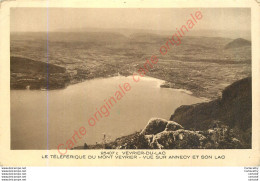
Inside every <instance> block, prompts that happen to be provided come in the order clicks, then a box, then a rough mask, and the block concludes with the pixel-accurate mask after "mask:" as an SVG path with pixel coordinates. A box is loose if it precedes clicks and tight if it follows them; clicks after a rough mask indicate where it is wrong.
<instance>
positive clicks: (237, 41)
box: [225, 38, 251, 49]
mask: <svg viewBox="0 0 260 181" xmlns="http://www.w3.org/2000/svg"><path fill="white" fill-rule="evenodd" d="M244 46H251V41H248V40H245V39H243V38H237V39H235V40H233V41H232V42H230V43H228V44H227V45H226V46H225V49H231V48H239V47H244Z"/></svg>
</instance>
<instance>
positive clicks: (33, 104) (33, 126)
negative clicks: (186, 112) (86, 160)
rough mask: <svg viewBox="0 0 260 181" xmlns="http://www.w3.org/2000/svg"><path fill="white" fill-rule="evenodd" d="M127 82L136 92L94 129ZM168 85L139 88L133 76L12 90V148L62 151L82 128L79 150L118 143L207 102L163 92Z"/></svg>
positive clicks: (146, 82) (145, 83) (144, 83)
mask: <svg viewBox="0 0 260 181" xmlns="http://www.w3.org/2000/svg"><path fill="white" fill-rule="evenodd" d="M126 82H128V83H129V84H130V85H131V90H129V91H128V92H126V94H125V95H124V96H123V97H122V99H121V100H120V101H118V102H117V103H116V104H115V105H114V106H113V107H112V108H111V109H110V114H109V116H108V117H105V116H103V118H102V119H100V120H99V121H98V122H97V123H96V125H95V126H93V127H90V126H88V119H89V118H90V117H92V116H93V115H94V113H96V111H97V109H99V108H100V107H101V106H102V105H103V104H104V103H105V102H104V100H105V101H106V100H107V99H108V98H109V97H110V96H113V95H114V94H115V92H116V91H117V90H119V87H118V86H119V85H123V84H124V83H126ZM162 82H163V81H162V80H158V79H154V78H149V77H143V78H142V79H141V80H140V81H139V82H138V83H135V82H133V80H132V77H131V76H129V77H123V76H118V77H111V78H104V79H93V80H87V81H84V82H82V83H78V84H75V85H70V86H68V87H67V88H66V89H62V90H52V91H48V92H47V91H39V90H12V91H11V148H12V149H47V147H48V148H49V149H56V148H57V146H58V144H61V143H64V144H65V143H66V141H67V140H68V139H70V138H71V137H72V136H73V134H74V130H78V129H79V128H80V127H81V126H85V127H86V129H87V134H86V135H85V136H84V137H83V138H82V139H80V140H78V141H77V143H76V144H75V146H79V145H83V144H84V143H85V142H86V143H87V144H95V143H96V142H98V143H100V142H102V139H103V137H104V136H103V134H105V135H106V137H107V138H108V139H110V140H114V139H116V138H117V137H120V136H124V135H127V134H131V133H133V132H135V131H140V130H141V129H142V128H144V126H145V125H146V124H147V122H148V120H149V119H150V118H152V117H160V118H164V119H169V117H170V116H171V114H172V113H173V112H174V111H175V109H176V108H177V107H179V106H181V105H188V104H194V103H198V102H202V101H203V100H202V99H200V98H196V97H194V96H191V95H189V94H187V93H185V92H181V91H179V90H175V89H166V88H160V84H161V83H162ZM47 94H48V95H47ZM47 105H48V106H47ZM47 113H48V115H47ZM47 132H48V134H47ZM47 140H48V141H47Z"/></svg>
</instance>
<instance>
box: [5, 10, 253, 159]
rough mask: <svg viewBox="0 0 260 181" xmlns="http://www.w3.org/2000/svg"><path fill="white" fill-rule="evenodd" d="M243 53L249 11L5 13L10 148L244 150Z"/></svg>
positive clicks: (246, 63) (248, 140) (248, 100)
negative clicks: (8, 65)
mask: <svg viewBox="0 0 260 181" xmlns="http://www.w3.org/2000/svg"><path fill="white" fill-rule="evenodd" d="M251 46H252V43H251V9H250V8H241V7H238V8H235V7H232V8H228V7H227V8H55V7H54V8H44V7H39V8H37V7H35V8H29V7H28V8H26V7H24V8H23V7H17V8H15V7H14V8H11V9H10V128H11V130H10V137H11V138H10V149H11V150H56V152H57V154H61V155H66V154H67V152H68V151H69V150H73V151H74V150H86V151H87V150H99V149H108V150H111V149H112V150H113V149H114V150H119V149H155V150H158V149H160V150H166V149H167V150H168V149H171V150H174V149H251V148H252V78H251V77H252V64H251V62H252V48H251ZM72 153H73V152H72Z"/></svg>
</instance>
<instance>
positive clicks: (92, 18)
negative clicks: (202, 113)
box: [10, 8, 251, 32]
mask: <svg viewBox="0 0 260 181" xmlns="http://www.w3.org/2000/svg"><path fill="white" fill-rule="evenodd" d="M196 11H201V13H202V15H203V18H202V19H201V20H200V21H199V22H198V24H196V30H228V31H232V30H236V31H240V30H241V31H250V28H251V21H250V20H251V16H250V14H251V13H250V9H249V8H196V9H193V8H181V9H180V8H169V9H168V8H157V9H148V8H147V9H146V8H142V9H138V8H117V9H109V8H103V9H102V8H99V9H97V8H85V9H83V8H82V9H80V8H63V9H62V8H48V9H47V8H12V9H11V14H10V17H11V22H10V26H11V32H44V31H47V29H48V31H60V30H67V31H70V30H80V29H81V30H82V29H88V28H98V29H125V28H126V29H147V30H159V31H171V30H176V28H179V27H181V26H182V25H184V24H186V22H187V20H188V19H190V18H191V15H190V14H193V15H194V14H195V12H196Z"/></svg>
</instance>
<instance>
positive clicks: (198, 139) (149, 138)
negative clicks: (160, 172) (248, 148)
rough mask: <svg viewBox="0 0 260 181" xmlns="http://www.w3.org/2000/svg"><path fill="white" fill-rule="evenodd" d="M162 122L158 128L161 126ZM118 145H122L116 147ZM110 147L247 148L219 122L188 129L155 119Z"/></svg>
mask: <svg viewBox="0 0 260 181" xmlns="http://www.w3.org/2000/svg"><path fill="white" fill-rule="evenodd" d="M158 125H159V129H158V127H157V126H158ZM115 145H119V146H115ZM109 148H116V149H205V148H206V149H235V148H244V147H243V145H242V143H241V141H240V140H239V139H238V138H237V137H236V136H235V134H234V132H233V130H232V129H230V128H229V127H228V126H226V125H223V124H220V123H219V122H216V125H215V127H214V128H212V129H208V130H205V131H192V130H185V129H184V128H183V127H182V126H181V125H180V124H178V123H176V122H174V121H167V120H165V119H160V118H153V119H151V120H150V121H149V122H148V124H147V125H146V127H145V128H144V129H143V130H142V131H141V132H140V133H136V134H134V135H131V137H128V136H127V137H124V138H120V139H117V140H116V141H115V142H113V144H111V145H110V146H109Z"/></svg>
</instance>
